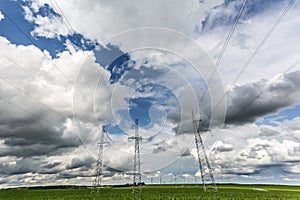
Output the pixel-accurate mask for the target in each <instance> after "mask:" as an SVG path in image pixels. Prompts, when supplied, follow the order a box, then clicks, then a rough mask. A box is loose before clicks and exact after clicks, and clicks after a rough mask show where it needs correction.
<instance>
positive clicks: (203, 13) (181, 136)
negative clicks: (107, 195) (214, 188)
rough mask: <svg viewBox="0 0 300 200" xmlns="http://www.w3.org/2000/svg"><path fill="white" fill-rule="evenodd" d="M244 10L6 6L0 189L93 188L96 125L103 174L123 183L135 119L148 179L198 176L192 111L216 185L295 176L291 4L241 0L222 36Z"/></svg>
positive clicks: (297, 106)
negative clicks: (198, 49) (101, 147)
mask: <svg viewBox="0 0 300 200" xmlns="http://www.w3.org/2000/svg"><path fill="white" fill-rule="evenodd" d="M128 5H130V6H128ZM240 8H241V1H237V0H232V1H231V0H230V1H228V0H225V1H222V0H214V1H205V2H204V3H199V2H198V1H190V2H187V1H185V0H180V1H178V4H176V5H174V4H172V1H169V0H167V1H164V2H160V1H158V0H156V1H153V2H152V1H151V2H149V1H145V2H142V3H139V2H136V1H131V0H128V1H126V2H122V3H115V2H106V1H95V2H86V1H83V0H79V1H76V2H73V1H63V2H60V1H53V0H43V1H36V0H30V1H27V0H24V1H13V0H4V1H1V2H0V61H1V65H2V66H1V74H0V79H1V80H0V81H1V82H0V84H1V85H0V98H1V99H0V107H1V110H2V111H3V112H2V113H5V114H0V123H1V124H0V152H1V153H0V161H1V164H0V166H1V167H0V174H1V176H0V183H1V185H2V186H1V187H11V186H20V185H39V184H42V185H43V184H90V183H91V182H92V181H91V177H92V176H93V174H94V169H95V163H96V160H95V159H96V152H97V149H96V148H97V142H98V141H99V139H100V134H99V133H100V131H101V127H102V125H106V128H107V130H108V133H107V135H106V136H105V140H107V141H109V142H110V143H111V144H110V145H109V146H108V147H106V151H107V154H106V155H105V156H104V163H105V165H106V168H105V173H106V175H105V178H104V182H106V183H113V184H114V183H126V182H129V181H130V180H131V179H130V175H129V174H130V173H131V171H132V164H133V161H132V158H133V157H132V156H133V143H130V142H128V138H127V137H128V136H129V135H132V134H133V133H134V132H133V131H134V130H133V127H132V125H133V122H134V120H135V119H139V133H140V135H141V136H142V137H143V138H144V140H143V142H142V143H141V151H142V155H143V156H142V163H143V164H142V170H143V179H144V180H145V181H150V179H151V178H152V179H153V178H155V177H158V176H163V177H165V178H166V179H168V180H172V177H173V175H176V176H182V177H183V176H184V177H186V181H188V182H194V176H195V175H197V166H195V161H197V158H196V155H197V154H196V151H195V146H194V143H193V135H192V134H191V133H192V126H191V111H192V110H193V111H194V112H195V113H196V116H197V118H198V117H201V118H202V119H203V123H204V124H203V126H204V127H209V128H210V129H211V130H212V133H211V135H208V134H204V135H203V137H204V141H205V142H206V143H205V145H206V148H207V152H208V155H209V158H210V160H211V164H212V167H213V170H214V173H215V177H216V180H217V181H218V182H237V183H275V184H277V183H279V184H300V177H299V174H300V162H299V161H300V143H299V139H300V135H299V133H300V127H299V125H298V124H299V122H300V116H299V113H300V101H299V99H300V98H299V97H300V91H299V88H300V87H299V86H300V82H299V76H300V68H299V62H300V61H299V57H298V55H297V52H298V49H299V46H298V44H299V42H300V41H299V40H300V39H299V34H300V29H299V28H297V27H298V26H297V25H298V24H299V22H300V17H299V14H298V13H299V9H300V4H299V3H298V2H293V1H288V0H284V1H277V0H276V1H274V0H268V1H263V3H262V2H261V1H258V0H251V1H248V2H247V4H246V6H245V9H244V10H243V13H242V14H241V17H240V18H239V19H238V21H237V24H236V27H235V28H234V30H233V32H232V34H231V35H230V37H229V38H227V39H228V40H227V42H226V37H227V35H228V33H229V32H230V30H231V29H232V27H233V24H234V23H235V20H236V19H237V18H236V14H237V13H238V12H239V9H240ZM144 27H148V28H149V27H156V29H145V30H149V34H148V35H142V32H141V31H140V32H139V30H144V29H143V28H144ZM158 27H159V28H161V29H159V30H160V31H161V32H159V34H157V32H156V31H157V30H158ZM166 33H168V34H169V33H172V34H174V35H172V36H174V37H168V38H166V37H165V35H167V34H166ZM130 34H131V35H130ZM176 34H178V35H181V36H182V37H179V36H178V35H176ZM175 36H176V37H175ZM174 38H176V39H174ZM183 38H185V39H186V38H190V40H188V41H193V43H196V44H197V46H198V45H199V46H200V47H201V48H202V49H203V50H201V52H200V54H199V52H196V51H195V50H194V49H191V46H190V44H189V43H188V42H185V40H184V39H183ZM122 41H123V42H122ZM124 41H125V42H124ZM149 41H153V44H154V43H155V44H163V45H165V46H164V47H163V48H157V49H155V48H153V47H151V42H150V43H149ZM143 42H144V43H143ZM147 42H148V43H147ZM136 44H141V46H140V48H134V49H132V47H135V46H136ZM145 44H147V45H148V46H147V45H145ZM143 45H144V46H143ZM173 49H179V50H178V52H182V55H180V53H178V52H174V51H171V50H173ZM222 49H224V54H223V55H222V56H221V57H220V52H221V51H222ZM186 54H188V55H189V57H188V58H192V59H194V58H198V60H199V63H201V67H199V66H195V65H193V64H195V62H193V60H192V59H191V60H188V59H187V57H184V56H183V55H186ZM219 57H220V63H219V65H218V66H216V65H214V63H216V61H217V59H218V58H219ZM196 60H197V59H196ZM197 67H198V68H197ZM214 67H216V72H215V73H216V74H213V76H212V77H210V73H211V72H212V71H214V70H213V68H214ZM209 77H210V78H209ZM210 79H211V80H210ZM204 83H205V84H204ZM220 84H221V86H222V87H221V86H220ZM208 88H209V91H208V92H206V90H207V89H208ZM216 94H217V95H216ZM203 95H204V96H203ZM215 97H218V99H213V98H215ZM219 97H220V99H219ZM215 102H217V103H218V102H220V103H219V104H221V106H222V105H223V104H224V106H225V108H226V109H225V111H222V109H219V108H220V107H218V106H219V105H216V104H215ZM213 117H215V118H216V119H218V120H216V122H215V121H214V119H215V118H213ZM204 119H205V120H204ZM108 155H114V156H113V157H110V156H108ZM184 165H186V166H184ZM36 166H39V167H36ZM120 171H122V172H123V173H120ZM198 178H199V177H198Z"/></svg>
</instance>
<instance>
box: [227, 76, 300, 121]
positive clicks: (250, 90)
mask: <svg viewBox="0 0 300 200" xmlns="http://www.w3.org/2000/svg"><path fill="white" fill-rule="evenodd" d="M299 77H300V71H294V72H290V73H287V74H284V75H282V76H280V77H277V79H276V80H270V81H267V80H260V81H258V82H251V83H246V84H244V85H235V86H233V87H232V88H231V89H229V90H227V92H226V99H227V115H226V123H235V124H242V123H247V122H254V121H255V120H256V119H257V118H258V117H261V116H264V115H266V114H270V113H275V112H277V111H279V110H280V109H283V108H286V107H289V106H293V105H295V104H299V103H300V101H299V96H300V79H299Z"/></svg>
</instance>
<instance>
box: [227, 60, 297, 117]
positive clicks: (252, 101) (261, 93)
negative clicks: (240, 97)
mask: <svg viewBox="0 0 300 200" xmlns="http://www.w3.org/2000/svg"><path fill="white" fill-rule="evenodd" d="M299 63H300V59H297V60H296V61H295V62H294V63H293V64H292V65H291V66H290V67H289V68H288V69H286V70H285V71H284V72H283V74H285V73H287V72H288V71H290V70H291V69H292V68H294V67H296V66H297V65H298V64H299ZM279 78H280V77H278V78H277V79H279ZM271 87H272V85H270V86H268V87H267V88H266V89H265V90H263V91H262V92H260V93H259V94H258V95H256V96H255V97H254V98H253V99H252V100H251V101H250V102H249V103H248V104H246V105H245V106H244V107H243V108H242V109H241V110H240V111H239V112H237V114H235V115H234V116H233V117H232V118H231V119H236V118H237V117H239V115H240V114H241V113H242V112H243V111H245V110H246V109H247V108H249V106H250V105H251V104H253V103H254V102H255V101H256V100H257V99H258V98H260V97H261V96H262V95H263V94H264V93H265V92H266V91H268V90H269V89H270V88H271Z"/></svg>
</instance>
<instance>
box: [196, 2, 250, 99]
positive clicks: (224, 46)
mask: <svg viewBox="0 0 300 200" xmlns="http://www.w3.org/2000/svg"><path fill="white" fill-rule="evenodd" d="M247 2H248V0H244V1H243V3H242V5H241V6H240V8H239V11H238V13H237V15H236V18H235V21H234V23H233V24H232V26H231V28H230V30H229V32H228V35H227V37H226V39H225V42H224V45H223V47H222V49H221V51H220V53H219V55H218V58H217V61H216V67H218V66H219V64H220V62H221V59H222V58H223V55H224V53H225V51H226V49H227V46H228V44H229V41H230V39H231V37H232V34H233V32H234V30H235V28H236V26H237V24H238V22H239V20H240V18H241V16H242V13H243V12H244V10H245V8H246V4H247ZM216 70H217V68H214V69H213V71H212V72H211V74H210V76H209V78H208V81H207V84H206V85H207V87H208V86H209V85H210V83H211V81H212V77H213V76H214V74H215V73H216ZM207 91H208V88H206V90H205V91H204V92H203V94H202V96H201V98H200V102H201V101H202V100H203V99H204V97H205V94H206V92H207Z"/></svg>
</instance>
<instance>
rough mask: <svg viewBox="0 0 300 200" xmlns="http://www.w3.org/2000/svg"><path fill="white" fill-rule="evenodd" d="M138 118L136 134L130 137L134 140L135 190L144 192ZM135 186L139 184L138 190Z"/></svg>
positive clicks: (136, 120)
mask: <svg viewBox="0 0 300 200" xmlns="http://www.w3.org/2000/svg"><path fill="white" fill-rule="evenodd" d="M138 128H139V125H138V119H135V123H134V132H135V133H134V136H131V137H128V139H129V140H134V164H133V192H142V188H141V185H142V176H141V160H140V141H141V140H142V137H140V136H139V129H138ZM135 186H139V190H136V188H135Z"/></svg>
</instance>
